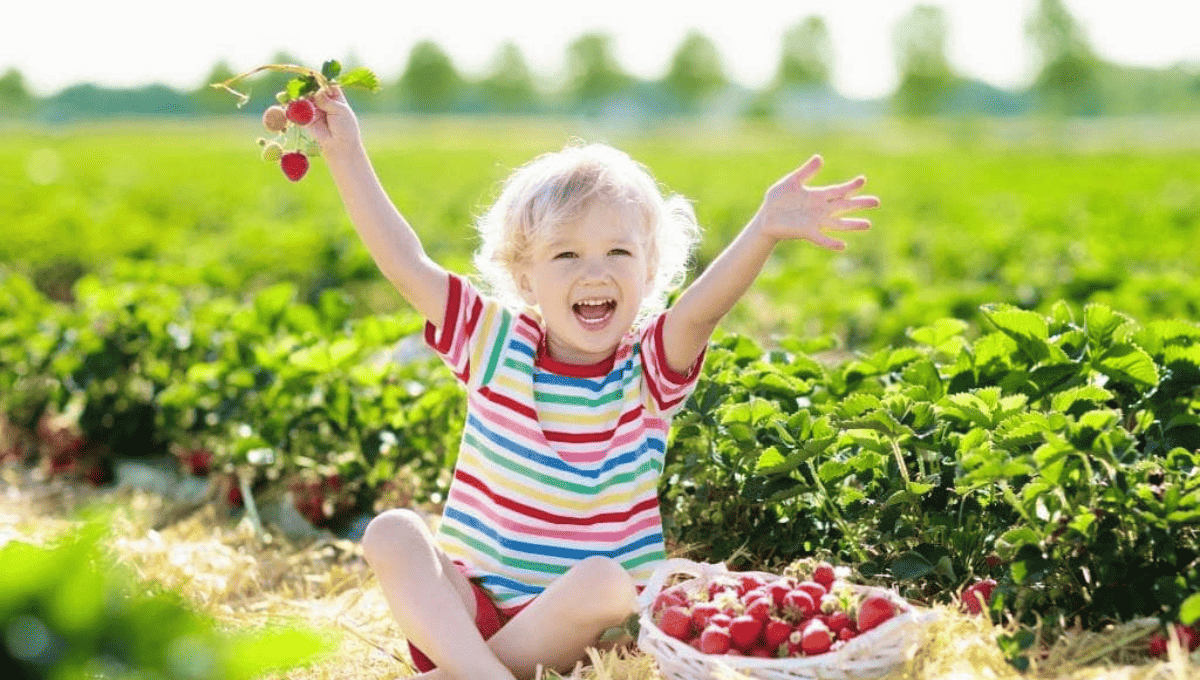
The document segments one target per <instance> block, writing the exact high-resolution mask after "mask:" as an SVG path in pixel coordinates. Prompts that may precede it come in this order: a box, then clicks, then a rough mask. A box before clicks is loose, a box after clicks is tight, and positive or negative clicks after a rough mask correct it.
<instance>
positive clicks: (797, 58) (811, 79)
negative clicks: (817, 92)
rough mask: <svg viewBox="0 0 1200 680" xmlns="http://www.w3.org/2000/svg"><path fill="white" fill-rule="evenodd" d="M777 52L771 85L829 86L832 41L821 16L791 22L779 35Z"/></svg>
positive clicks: (831, 69)
mask: <svg viewBox="0 0 1200 680" xmlns="http://www.w3.org/2000/svg"><path fill="white" fill-rule="evenodd" d="M780 52H781V54H780V57H779V68H778V69H777V70H776V72H775V81H774V87H775V88H778V89H788V88H801V89H807V88H811V87H828V86H829V80H830V77H831V75H832V73H833V41H832V40H830V38H829V28H828V27H827V26H826V25H825V20H824V19H822V18H821V17H819V16H816V15H814V16H810V17H808V18H806V19H804V20H803V21H801V22H799V23H797V24H794V25H793V26H792V27H791V28H789V29H788V30H787V32H786V33H784V34H783V41H782V45H781V49H780Z"/></svg>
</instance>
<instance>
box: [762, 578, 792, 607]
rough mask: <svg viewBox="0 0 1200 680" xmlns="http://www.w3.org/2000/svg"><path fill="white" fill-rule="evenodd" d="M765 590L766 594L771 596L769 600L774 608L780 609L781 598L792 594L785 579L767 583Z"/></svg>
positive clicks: (781, 604) (789, 584)
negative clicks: (772, 601)
mask: <svg viewBox="0 0 1200 680" xmlns="http://www.w3.org/2000/svg"><path fill="white" fill-rule="evenodd" d="M766 588H767V593H769V594H770V595H771V599H773V600H774V601H775V606H776V607H782V606H783V598H784V597H786V596H787V594H788V593H790V592H792V584H791V583H788V582H787V580H786V579H779V580H778V581H774V582H772V583H768V584H767V586H766Z"/></svg>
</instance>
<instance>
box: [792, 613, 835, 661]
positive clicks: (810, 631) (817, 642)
mask: <svg viewBox="0 0 1200 680" xmlns="http://www.w3.org/2000/svg"><path fill="white" fill-rule="evenodd" d="M831 646H833V636H832V635H830V634H829V627H828V626H826V625H825V622H824V621H822V620H821V619H813V620H812V621H809V622H808V625H807V626H805V627H804V632H803V633H801V636H800V648H801V649H803V650H804V653H805V654H807V655H809V656H813V655H816V654H824V653H825V652H828V651H829V648H830V647H831Z"/></svg>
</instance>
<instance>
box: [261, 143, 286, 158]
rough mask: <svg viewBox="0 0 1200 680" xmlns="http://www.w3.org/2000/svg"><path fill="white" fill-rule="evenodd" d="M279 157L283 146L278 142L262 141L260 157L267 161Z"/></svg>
mask: <svg viewBox="0 0 1200 680" xmlns="http://www.w3.org/2000/svg"><path fill="white" fill-rule="evenodd" d="M280 158H283V147H282V146H280V144H279V142H268V141H263V145H262V159H263V160H264V161H267V162H268V163H274V162H276V161H278V160H279V159H280Z"/></svg>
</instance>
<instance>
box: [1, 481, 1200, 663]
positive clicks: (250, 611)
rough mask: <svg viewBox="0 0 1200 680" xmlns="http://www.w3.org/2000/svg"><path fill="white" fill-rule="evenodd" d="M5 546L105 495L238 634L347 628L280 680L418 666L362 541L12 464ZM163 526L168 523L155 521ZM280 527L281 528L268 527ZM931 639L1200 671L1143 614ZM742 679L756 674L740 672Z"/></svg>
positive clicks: (156, 561) (973, 626)
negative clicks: (1157, 644) (1032, 633)
mask: <svg viewBox="0 0 1200 680" xmlns="http://www.w3.org/2000/svg"><path fill="white" fill-rule="evenodd" d="M0 472H2V474H3V479H4V481H5V487H6V489H5V491H4V493H3V494H0V545H3V544H4V543H6V542H8V541H11V540H20V541H25V542H31V543H37V544H44V543H46V542H48V541H51V540H53V539H54V538H55V537H57V536H60V535H62V534H63V533H64V532H66V531H68V530H69V529H71V528H72V527H73V526H75V525H76V524H77V523H78V520H76V519H72V517H73V516H74V515H75V513H76V512H77V511H79V510H81V509H82V508H85V507H88V506H89V505H90V504H92V503H95V502H98V501H104V502H106V503H108V504H109V505H110V506H111V507H112V508H113V509H114V510H113V515H112V517H113V522H112V534H113V541H112V547H113V549H114V550H115V551H116V552H117V554H118V555H120V557H121V559H122V561H123V562H124V563H126V564H128V565H129V566H130V567H131V568H132V569H134V570H135V571H136V573H137V574H138V575H139V576H141V577H142V578H146V579H152V580H154V581H157V582H160V583H162V584H164V585H165V586H167V587H169V588H172V589H177V590H178V591H179V592H180V593H181V594H182V595H183V596H184V597H186V598H187V599H188V600H189V601H191V602H193V603H195V605H196V606H197V607H199V608H201V609H203V610H205V611H207V612H209V613H210V614H211V615H212V616H214V617H215V618H216V619H217V620H218V621H219V622H220V623H221V625H223V626H226V627H228V628H230V629H240V628H254V627H260V626H265V625H267V624H275V623H279V622H281V621H295V622H299V623H302V624H304V625H307V626H310V627H313V628H317V629H319V630H322V631H328V632H329V634H330V635H331V636H337V638H338V646H337V647H336V649H335V651H334V652H333V653H332V654H331V655H330V656H329V657H327V658H325V659H323V660H320V661H319V662H318V663H316V664H314V665H312V666H310V667H307V668H304V669H299V670H294V671H291V672H288V673H286V674H283V675H277V676H274V677H279V678H285V679H287V680H333V679H342V678H357V679H360V680H372V679H376V678H378V679H384V678H386V679H388V680H393V679H395V678H405V677H409V676H411V675H414V674H415V670H414V669H413V666H412V665H411V661H410V659H409V658H408V651H407V645H406V644H405V643H404V638H403V636H402V633H401V631H400V630H399V629H398V627H397V626H396V624H395V622H394V621H393V620H392V617H391V615H390V613H389V612H388V608H387V604H386V602H384V599H383V595H382V593H381V592H380V591H379V589H378V587H377V586H376V584H375V581H374V579H373V577H372V575H371V573H370V571H369V570H368V569H367V567H366V564H365V562H364V561H363V559H362V550H361V547H360V546H359V545H358V544H357V543H354V542H351V541H343V540H338V539H333V538H322V539H317V540H310V541H307V542H303V543H300V542H290V541H288V540H286V539H284V538H282V537H281V536H280V535H278V534H272V533H270V532H269V531H268V533H267V534H266V535H265V536H262V537H260V536H259V535H258V533H257V532H256V529H255V527H253V526H251V524H250V523H249V522H248V521H242V522H240V523H235V522H233V521H232V518H230V517H227V516H224V515H222V514H221V513H220V511H218V510H217V509H216V507H215V506H206V507H202V508H201V509H199V510H198V511H196V512H194V513H191V514H190V515H187V516H186V517H185V518H184V519H182V520H178V521H174V522H173V523H170V524H168V525H166V526H162V520H163V518H164V517H172V518H174V517H176V516H178V513H177V510H178V508H177V507H174V506H172V505H171V504H169V503H167V502H166V501H164V500H163V499H162V498H160V497H156V496H154V495H152V494H147V493H144V492H137V491H129V490H119V491H115V492H114V491H109V492H106V493H99V492H96V491H94V490H90V489H87V488H85V487H77V486H74V485H71V484H66V483H55V482H44V481H41V480H36V479H31V478H30V477H29V476H28V475H22V474H20V473H18V472H17V471H15V470H13V469H12V468H6V469H4V470H2V471H0ZM155 526H161V527H162V528H161V529H157V530H156V529H155V528H154V527H155ZM269 529H270V527H268V530H269ZM938 614H939V616H938V617H937V619H936V620H935V622H934V623H933V624H931V625H930V626H929V629H928V632H927V638H926V640H925V642H924V644H923V645H922V646H921V647H920V648H918V649H916V650H914V652H913V654H912V655H911V658H910V659H909V660H908V662H907V664H906V666H905V667H904V668H903V669H902V670H901V671H898V672H897V673H895V674H894V675H893V676H891V677H892V678H894V679H897V680H898V679H899V678H921V679H926V678H927V679H936V680H967V679H968V678H970V679H974V678H989V679H990V678H994V679H996V680H1010V679H1029V680H1200V655H1194V656H1193V657H1192V658H1189V657H1188V655H1187V654H1185V653H1184V652H1183V650H1181V649H1180V648H1179V647H1178V645H1177V644H1175V643H1174V642H1173V643H1172V645H1171V647H1170V648H1169V650H1168V656H1167V658H1166V659H1163V660H1153V659H1150V658H1148V657H1147V655H1146V652H1145V648H1146V638H1147V637H1148V635H1149V634H1150V632H1151V631H1152V630H1153V628H1154V626H1155V623H1154V622H1153V621H1151V620H1138V621H1131V622H1128V623H1124V624H1121V625H1114V626H1112V627H1110V628H1108V629H1106V630H1102V631H1097V632H1088V631H1078V632H1069V633H1066V634H1063V635H1060V636H1058V637H1057V639H1055V640H1053V641H1052V642H1050V643H1047V644H1044V645H1040V646H1037V647H1036V648H1037V650H1038V651H1037V653H1036V654H1032V655H1031V659H1030V661H1031V665H1030V668H1029V670H1028V671H1027V672H1025V673H1021V672H1019V671H1017V670H1016V669H1015V668H1014V667H1013V666H1012V665H1011V664H1009V663H1008V661H1007V660H1006V659H1005V658H1004V654H1003V653H1002V652H1001V650H1000V648H999V646H998V645H997V644H996V638H997V636H998V635H1001V634H1004V633H1006V632H1011V631H1012V629H1011V628H1005V627H1001V626H995V625H993V624H992V622H991V621H989V620H987V619H986V618H982V617H975V616H967V615H964V614H961V613H959V612H958V611H957V610H955V609H953V608H950V607H939V608H938ZM539 677H540V678H541V679H542V680H556V679H559V678H563V679H569V680H661V676H660V675H659V674H658V672H657V670H656V668H655V665H654V661H653V659H652V658H650V657H648V656H646V655H645V654H641V653H639V652H638V651H637V650H636V648H631V647H628V646H624V647H618V648H616V649H613V650H609V651H603V652H601V651H597V650H589V658H588V660H587V663H583V664H580V665H579V666H577V667H576V668H575V670H574V671H573V672H572V673H571V674H569V675H565V676H564V675H560V674H557V673H554V672H543V673H541V674H539ZM730 680H743V679H742V678H741V677H739V676H737V675H736V674H733V675H730Z"/></svg>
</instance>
